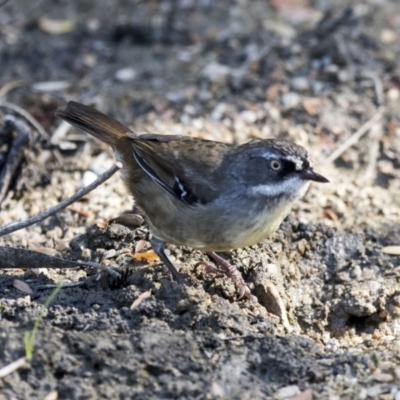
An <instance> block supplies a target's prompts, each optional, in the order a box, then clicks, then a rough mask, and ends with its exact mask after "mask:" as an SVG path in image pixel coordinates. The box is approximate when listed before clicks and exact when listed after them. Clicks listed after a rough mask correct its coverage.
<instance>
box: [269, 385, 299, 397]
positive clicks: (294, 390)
mask: <svg viewBox="0 0 400 400" xmlns="http://www.w3.org/2000/svg"><path fill="white" fill-rule="evenodd" d="M299 393H300V389H299V387H298V386H297V385H289V386H285V387H283V388H280V389H279V390H278V391H276V392H275V394H274V398H276V399H278V400H284V399H289V398H290V397H293V396H296V394H299Z"/></svg>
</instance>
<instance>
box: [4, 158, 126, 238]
mask: <svg viewBox="0 0 400 400" xmlns="http://www.w3.org/2000/svg"><path fill="white" fill-rule="evenodd" d="M121 168H122V164H121V163H120V162H117V163H115V164H114V165H113V166H112V167H111V168H110V169H108V170H107V171H106V172H104V173H103V174H101V175H100V176H99V177H98V178H97V179H96V180H95V181H94V182H92V183H91V184H90V185H87V186H85V187H84V188H82V189H80V190H78V191H77V192H76V193H75V194H74V195H73V196H71V197H70V198H68V199H66V200H64V201H62V202H61V203H59V204H57V205H56V206H54V207H51V208H49V209H48V210H45V211H43V212H41V213H39V214H37V215H35V216H34V217H32V218H28V219H27V220H25V221H21V222H16V223H13V224H10V225H7V226H5V227H3V228H1V229H0V236H4V235H8V234H10V233H12V232H15V231H18V230H19V229H22V228H26V227H28V226H31V225H34V224H37V223H38V222H40V221H43V220H44V219H46V218H48V217H50V216H51V215H54V214H56V213H57V212H59V211H60V210H62V209H63V208H65V207H68V206H69V205H71V204H72V203H74V202H75V201H77V200H79V199H80V198H82V197H83V196H85V195H87V194H88V193H89V192H91V191H92V190H93V189H95V188H96V187H97V186H99V185H101V184H102V183H103V182H104V181H106V180H107V179H109V178H110V177H111V176H112V175H114V174H115V173H116V172H117V171H118V170H119V169H121Z"/></svg>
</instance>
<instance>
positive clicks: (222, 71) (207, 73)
mask: <svg viewBox="0 0 400 400" xmlns="http://www.w3.org/2000/svg"><path fill="white" fill-rule="evenodd" d="M230 72H231V69H230V68H229V67H227V66H226V65H222V64H218V63H210V64H208V65H207V66H206V67H205V68H204V70H203V76H204V77H205V78H206V79H208V80H209V81H210V82H224V81H225V80H226V79H227V77H228V75H229V73H230Z"/></svg>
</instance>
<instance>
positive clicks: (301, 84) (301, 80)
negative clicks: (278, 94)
mask: <svg viewBox="0 0 400 400" xmlns="http://www.w3.org/2000/svg"><path fill="white" fill-rule="evenodd" d="M290 85H291V87H292V89H293V90H295V91H297V92H305V91H307V90H309V89H310V82H309V81H308V78H306V77H305V76H297V77H295V78H293V79H292V80H291V82H290Z"/></svg>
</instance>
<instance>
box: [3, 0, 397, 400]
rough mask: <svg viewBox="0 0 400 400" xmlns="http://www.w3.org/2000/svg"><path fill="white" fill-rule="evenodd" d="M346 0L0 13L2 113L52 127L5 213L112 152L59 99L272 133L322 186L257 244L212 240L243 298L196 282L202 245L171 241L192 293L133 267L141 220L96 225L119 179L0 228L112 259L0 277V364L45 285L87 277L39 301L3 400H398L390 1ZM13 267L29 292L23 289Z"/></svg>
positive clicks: (223, 133) (31, 204) (146, 120)
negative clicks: (27, 348) (225, 244)
mask: <svg viewBox="0 0 400 400" xmlns="http://www.w3.org/2000/svg"><path fill="white" fill-rule="evenodd" d="M346 3H348V4H350V3H349V2H345V1H328V0H325V1H323V0H322V1H318V2H311V1H307V0H304V1H301V0H297V1H296V0H292V1H288V0H286V1H284V0H273V1H270V2H266V1H264V0H263V1H261V0H260V1H258V0H237V1H218V2H213V1H207V0H198V1H195V0H184V1H162V2H161V1H138V0H135V1H133V0H132V1H123V0H119V1H113V2H98V1H94V0H90V1H89V0H87V1H85V2H77V1H72V2H67V1H58V2H54V1H50V0H43V1H40V2H25V1H20V2H8V3H6V4H4V5H3V6H2V7H1V8H0V65H1V75H0V95H1V98H0V112H1V115H2V118H3V117H4V116H5V115H6V114H8V113H11V114H13V113H12V112H11V111H10V110H9V109H8V108H7V107H6V106H5V103H4V102H10V103H13V104H16V105H18V106H20V107H22V108H23V109H25V110H26V111H28V112H29V113H30V114H31V115H33V116H34V117H35V118H36V119H37V120H38V121H39V122H40V123H41V124H42V126H43V127H44V129H45V130H46V131H47V132H48V137H47V136H46V135H43V134H40V133H38V132H37V131H36V130H34V129H33V130H32V138H31V143H30V146H29V148H27V149H26V151H25V153H24V160H23V162H22V165H21V167H20V168H19V170H18V174H17V175H16V176H15V177H14V179H13V183H12V185H11V188H10V190H9V192H8V194H7V196H6V198H5V200H4V202H3V203H2V205H1V213H0V225H5V224H7V223H10V222H12V221H15V220H20V219H24V218H26V217H28V216H31V215H34V214H35V213H37V212H39V211H41V210H44V209H46V208H48V207H50V206H53V205H54V204H56V203H57V202H59V201H60V200H62V199H64V198H66V197H68V196H70V195H71V194H73V193H74V192H75V191H76V190H77V189H79V188H80V187H82V186H83V185H85V184H87V183H88V182H90V180H91V179H93V177H96V176H97V175H98V174H100V173H101V172H103V171H104V170H106V169H107V168H108V167H110V166H111V165H112V164H113V155H112V153H111V150H110V149H109V148H107V146H105V145H103V144H101V143H98V142H96V141H95V140H94V139H92V138H90V137H88V136H87V135H85V134H83V133H82V132H78V131H76V130H73V129H71V130H69V131H61V132H60V131H58V132H59V133H58V135H55V133H54V132H56V129H57V128H58V127H59V124H60V121H58V120H57V119H56V118H55V117H54V111H55V109H56V107H57V106H58V105H61V104H63V103H64V102H65V100H69V99H74V100H78V101H81V102H85V103H87V104H92V105H94V106H96V107H97V108H99V109H101V110H102V111H104V112H106V113H108V114H110V115H113V116H114V117H116V118H117V119H119V120H121V121H122V122H124V123H126V124H128V125H130V126H132V128H133V129H134V130H135V131H137V132H144V131H147V132H161V133H170V134H174V133H178V134H181V133H183V134H187V135H193V136H196V137H204V138H212V139H215V140H221V141H227V142H232V143H242V142H245V141H247V140H249V139H251V138H255V137H262V138H265V137H281V138H287V139H290V140H293V141H295V142H297V143H299V144H301V145H303V146H305V147H306V148H307V149H308V150H309V151H310V153H311V154H312V157H313V160H314V164H315V169H316V170H317V171H318V172H320V173H321V174H323V175H325V176H327V177H329V179H330V180H331V183H330V184H327V185H318V186H317V185H313V186H312V187H311V189H310V190H309V192H308V193H307V195H306V197H305V198H304V199H303V200H302V201H301V202H299V204H297V205H296V206H295V207H294V209H293V212H292V213H291V215H290V216H289V217H288V218H287V219H286V221H285V222H284V224H283V225H282V226H281V228H280V230H279V231H278V232H277V233H276V234H275V235H274V236H273V237H271V238H270V240H267V241H265V243H260V244H259V245H257V246H253V247H252V248H245V249H242V250H237V251H233V252H232V253H230V254H225V256H226V257H228V259H229V260H230V261H232V262H234V263H236V264H237V265H238V266H239V267H240V270H241V271H242V273H243V275H244V277H245V279H246V281H247V282H249V286H250V287H251V288H252V290H253V292H254V294H256V295H257V296H258V298H259V304H250V303H249V302H247V301H245V300H237V298H236V293H235V290H234V287H233V285H232V284H231V283H230V282H229V281H228V280H227V279H226V278H224V277H223V276H222V275H221V276H219V275H216V276H214V275H213V276H211V275H207V274H206V273H205V272H204V269H202V267H199V266H198V265H197V264H198V262H199V261H201V260H205V256H204V254H202V253H200V252H197V251H192V250H191V249H187V248H176V247H173V246H170V247H169V251H170V257H171V258H172V259H173V260H174V262H175V263H176V265H177V266H178V267H179V269H180V271H181V272H182V273H183V274H184V275H185V276H186V277H187V280H188V282H189V286H187V287H185V286H178V285H177V284H176V283H174V282H172V281H171V277H170V275H169V274H168V271H167V270H166V268H165V267H164V266H162V265H160V264H159V263H157V262H149V261H137V260H134V259H133V258H132V254H133V253H134V252H135V248H136V246H137V244H138V243H139V242H140V240H146V237H147V236H146V235H147V229H146V225H142V226H139V227H138V228H137V229H136V230H129V229H128V228H126V227H123V226H121V225H118V224H110V225H107V223H106V222H107V221H108V220H109V219H111V218H115V217H117V216H119V215H120V214H122V213H123V212H124V211H130V210H132V208H133V206H134V203H133V201H132V199H131V198H130V197H129V195H128V193H127V192H126V190H125V188H124V187H123V185H122V183H121V181H120V178H119V177H118V176H117V175H115V176H114V177H112V178H111V179H110V180H108V181H107V182H106V183H105V184H104V185H102V186H101V187H99V188H97V189H96V190H95V191H93V192H91V193H90V194H89V195H88V196H86V197H85V198H84V199H82V200H81V201H79V202H77V203H75V204H74V205H72V206H70V207H68V208H67V209H66V210H64V211H62V212H60V213H58V214H57V216H54V217H51V218H49V219H48V220H46V221H44V222H42V223H40V224H38V225H35V226H32V227H30V228H27V229H24V230H21V231H18V232H15V233H13V234H11V235H8V236H4V237H2V238H0V245H2V246H9V247H14V248H29V249H33V250H38V251H42V252H43V251H44V252H46V254H52V255H57V256H59V257H62V258H65V259H71V260H76V259H83V258H84V257H91V259H92V260H94V261H97V262H102V263H103V264H105V265H108V266H109V267H111V268H114V269H115V270H117V271H128V272H124V278H123V279H120V280H115V279H112V278H110V276H108V275H107V274H104V273H99V271H97V270H92V269H90V268H81V269H71V270H62V269H48V268H46V265H43V268H40V269H18V270H17V269H15V270H6V269H1V270H0V298H1V299H0V368H1V367H3V366H6V365H8V364H9V363H11V362H13V361H15V360H16V359H18V358H19V357H22V356H24V354H25V353H24V342H23V337H24V332H25V331H27V330H31V329H32V326H33V324H34V322H35V320H36V319H37V317H38V315H39V313H40V310H41V305H42V304H44V302H45V301H46V299H47V298H48V296H49V295H50V293H51V292H52V290H53V289H46V288H45V286H44V285H46V284H52V283H56V284H57V283H59V282H60V281H62V280H70V281H72V282H77V281H82V282H83V283H82V285H81V286H77V287H71V288H64V289H62V290H61V292H60V294H59V295H58V296H57V297H56V299H55V300H54V301H53V303H52V304H51V306H50V308H49V309H48V312H47V314H46V316H45V318H44V319H43V321H42V323H41V325H40V328H39V331H38V336H37V343H36V347H35V351H34V356H33V360H32V362H31V365H30V366H29V367H27V368H22V369H19V370H17V371H16V372H14V373H12V374H10V375H8V376H7V377H5V378H4V379H2V380H0V399H45V398H47V399H50V398H59V399H96V398H101V399H128V398H134V399H160V398H163V399H169V398H171V399H172V398H182V399H288V398H293V399H298V400H300V399H303V400H304V399H310V398H315V399H331V400H333V399H366V398H371V399H397V400H398V399H400V384H399V382H400V356H399V354H400V319H399V317H400V286H399V280H400V259H399V257H398V256H394V255H388V254H385V253H383V252H382V251H381V249H382V248H383V247H385V246H389V245H400V224H399V217H400V195H399V193H400V192H399V190H400V169H399V168H400V152H399V149H400V117H399V112H398V110H399V106H400V97H399V95H400V70H399V63H400V46H399V42H400V5H399V3H398V1H397V0H380V1H377V0H367V1H360V0H357V1H353V2H351V7H349V6H348V4H346ZM59 20H65V21H64V23H61V22H60V21H59ZM46 82H47V84H45V83H46ZM48 82H52V83H51V84H48ZM54 82H60V83H58V85H59V86H58V87H57V86H56V85H55V84H54ZM14 115H17V116H18V114H15V113H14ZM374 116H375V120H374V121H375V122H374V123H372V124H371V126H370V129H367V132H366V134H365V135H364V136H362V137H361V138H360V139H359V140H357V141H356V143H355V144H354V145H353V146H352V147H350V148H349V149H347V150H346V151H344V152H343V153H342V154H340V155H339V157H338V158H337V159H336V160H334V161H331V160H330V159H329V156H330V155H331V154H332V153H333V152H334V151H335V150H336V149H337V148H339V146H340V145H341V144H342V143H343V142H345V141H346V140H347V139H348V138H350V137H351V135H352V134H353V133H354V132H355V131H356V130H357V129H359V128H360V127H362V126H363V125H364V124H365V123H366V122H367V121H369V120H370V119H371V118H374ZM379 116H381V118H378V117H379ZM18 117H19V116H18ZM9 148H10V143H9V142H7V143H4V144H2V147H0V154H3V155H4V154H6V153H7V151H8V150H9ZM2 159H3V158H0V162H1V160H2ZM0 168H1V166H0ZM140 243H143V242H140ZM147 246H148V244H147ZM0 264H1V265H3V266H4V265H6V264H7V260H2V261H1V262H0ZM15 279H19V280H21V281H24V282H26V283H27V284H28V285H29V286H30V288H31V289H32V292H33V293H31V294H27V293H24V292H21V291H18V290H17V289H16V288H15V287H14V286H13V282H14V280H15ZM149 290H151V292H148V291H149ZM146 292H148V293H147V294H148V297H147V298H143V294H144V293H146ZM277 293H278V294H277ZM144 297H146V296H144ZM137 299H139V300H140V301H136V302H135V300H137ZM271 314H274V315H275V317H274V316H271ZM46 396H53V397H46Z"/></svg>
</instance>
